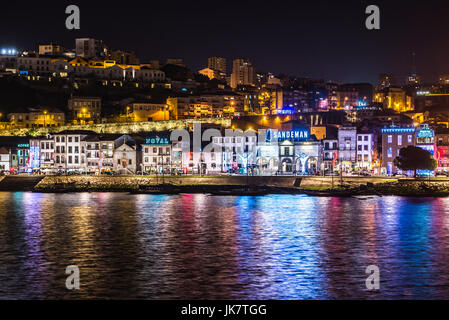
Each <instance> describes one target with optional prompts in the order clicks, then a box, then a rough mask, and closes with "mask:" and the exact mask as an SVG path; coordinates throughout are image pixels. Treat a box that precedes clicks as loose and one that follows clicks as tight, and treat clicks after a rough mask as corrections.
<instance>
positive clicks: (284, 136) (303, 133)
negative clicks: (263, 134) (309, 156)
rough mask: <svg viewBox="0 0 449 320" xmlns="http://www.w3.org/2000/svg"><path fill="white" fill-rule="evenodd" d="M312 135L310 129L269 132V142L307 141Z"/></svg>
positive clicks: (269, 130)
mask: <svg viewBox="0 0 449 320" xmlns="http://www.w3.org/2000/svg"><path fill="white" fill-rule="evenodd" d="M309 137H310V133H309V131H308V129H301V130H291V131H277V130H271V129H268V130H267V141H273V140H278V141H282V140H306V139H309Z"/></svg>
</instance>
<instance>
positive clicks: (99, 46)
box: [75, 38, 108, 58]
mask: <svg viewBox="0 0 449 320" xmlns="http://www.w3.org/2000/svg"><path fill="white" fill-rule="evenodd" d="M75 53H76V56H77V57H82V58H105V57H107V56H108V48H107V46H106V44H105V43H104V41H103V40H97V39H92V38H79V39H76V40H75Z"/></svg>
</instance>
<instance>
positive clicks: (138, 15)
mask: <svg viewBox="0 0 449 320" xmlns="http://www.w3.org/2000/svg"><path fill="white" fill-rule="evenodd" d="M137 3H138V4H137ZM70 4H76V5H78V6H79V7H80V11H81V30H79V31H70V30H67V29H66V28H65V19H66V17H67V15H66V14H65V8H66V6H67V5H70ZM128 4H129V6H127V5H128ZM370 4H376V5H378V6H379V7H380V12H381V30H372V31H370V30H367V29H366V28H365V19H366V16H367V15H366V14H365V8H366V7H367V6H368V5H370ZM448 9H449V2H448V1H447V0H445V1H443V0H440V1H435V0H427V1H419V2H417V1H402V0H400V1H397V0H396V1H394V0H390V1H337V0H334V1H321V0H314V1H307V2H306V1H299V0H298V1H294V2H290V1H288V2H287V1H282V0H278V1H243V0H241V1H213V0H210V1H188V0H186V1H184V2H173V1H164V2H162V1H152V0H147V1H120V2H116V1H44V0H42V1H36V2H34V3H29V4H27V3H26V2H22V1H16V2H11V1H7V2H5V1H3V2H2V4H1V9H0V10H1V19H0V46H16V47H17V48H18V49H22V50H23V49H30V48H31V49H37V45H38V44H39V43H49V42H54V43H60V44H62V45H64V46H65V47H67V48H74V46H75V38H77V37H93V38H97V39H102V40H105V42H106V43H107V44H108V45H109V46H110V47H111V48H113V49H124V50H125V49H126V50H134V51H135V52H136V53H137V55H138V56H139V58H140V59H141V62H145V61H148V60H152V59H160V60H161V61H165V59H166V58H168V57H174V58H177V57H179V58H183V59H184V61H185V62H186V63H187V65H188V67H189V68H191V69H192V70H194V71H197V70H199V69H200V68H203V67H205V66H207V57H209V56H213V55H218V56H224V57H226V58H227V59H228V72H229V71H230V67H231V64H232V59H234V58H238V57H244V56H247V57H250V58H251V59H252V61H253V63H254V65H255V66H256V68H257V70H260V71H267V72H273V73H275V74H278V73H285V74H289V75H296V76H302V77H313V78H324V79H326V80H335V81H341V82H365V81H367V82H371V83H377V79H378V74H379V73H393V74H395V75H397V77H398V78H399V79H400V80H403V79H404V78H405V77H406V75H407V74H408V73H410V72H411V64H412V63H411V61H412V58H411V53H412V52H416V68H417V72H418V74H419V75H421V76H422V77H423V79H424V80H425V81H435V80H436V79H437V76H438V75H439V74H440V73H445V72H447V73H449V37H448V36H449V19H448V11H449V10H448Z"/></svg>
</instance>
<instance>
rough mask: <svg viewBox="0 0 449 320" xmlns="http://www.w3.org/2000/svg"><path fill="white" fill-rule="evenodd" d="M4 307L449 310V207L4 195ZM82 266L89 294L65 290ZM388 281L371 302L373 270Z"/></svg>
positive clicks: (384, 201) (443, 203) (406, 202)
mask: <svg viewBox="0 0 449 320" xmlns="http://www.w3.org/2000/svg"><path fill="white" fill-rule="evenodd" d="M0 203H1V207H0V298H2V299H6V298H12V299H16V298H31V299H48V298H64V299H68V298H70V299H73V298H75V299H77V298H81V299H84V298H143V299H178V298H185V299H206V298H207V299H341V298H351V299H352V298H356V299H379V298H387V299H396V298H398V299H405V298H408V299H410V298H424V299H430V298H446V299H447V298H449V206H448V205H449V199H443V198H434V199H410V198H401V197H381V198H379V197H372V198H368V199H366V200H361V199H356V198H349V199H338V198H314V197H308V196H302V195H273V196H266V197H213V196H207V195H189V194H185V195H176V196H164V195H155V196H151V195H128V194H124V193H81V194H36V193H21V192H17V193H0ZM68 265H77V266H78V267H79V268H80V272H81V277H80V278H81V288H80V290H78V291H69V290H67V289H66V288H65V279H66V277H67V276H66V275H65V268H66V266H68ZM368 265H377V266H379V269H380V279H381V282H380V290H379V291H376V292H370V291H367V290H366V286H365V279H366V277H367V275H366V274H365V268H366V267H367V266H368Z"/></svg>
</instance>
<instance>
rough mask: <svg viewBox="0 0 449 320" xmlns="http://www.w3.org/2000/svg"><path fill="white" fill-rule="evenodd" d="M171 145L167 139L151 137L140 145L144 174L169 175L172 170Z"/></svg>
mask: <svg viewBox="0 0 449 320" xmlns="http://www.w3.org/2000/svg"><path fill="white" fill-rule="evenodd" d="M171 154H172V143H171V141H170V139H169V138H168V137H163V136H151V137H147V138H146V139H145V143H144V144H142V165H141V168H139V170H141V169H142V168H143V171H145V172H151V173H163V172H164V173H169V172H171V170H172V162H171V161H172V155H171Z"/></svg>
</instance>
